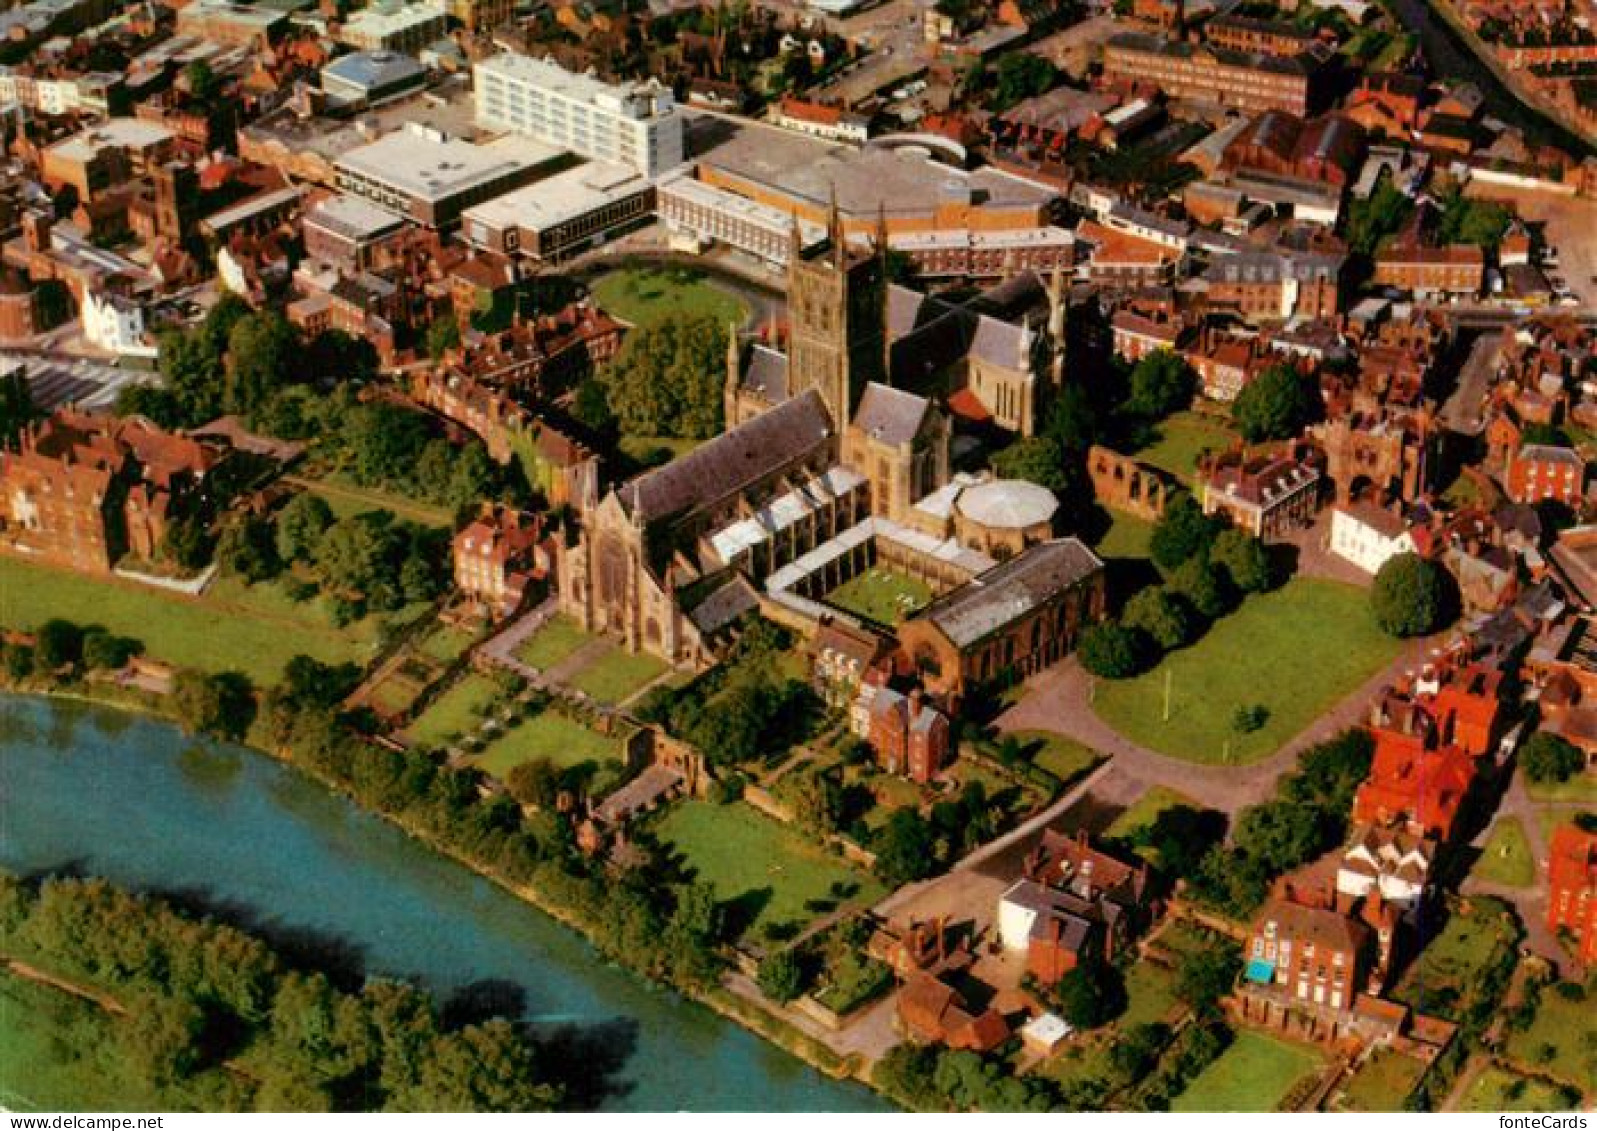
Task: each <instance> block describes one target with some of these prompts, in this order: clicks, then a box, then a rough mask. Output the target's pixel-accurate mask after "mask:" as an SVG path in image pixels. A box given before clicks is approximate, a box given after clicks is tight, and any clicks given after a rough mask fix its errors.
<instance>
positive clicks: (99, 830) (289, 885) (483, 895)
mask: <svg viewBox="0 0 1597 1131" xmlns="http://www.w3.org/2000/svg"><path fill="white" fill-rule="evenodd" d="M0 867H4V868H6V869H8V870H10V871H13V872H17V873H21V874H24V875H26V874H31V873H37V872H42V871H58V870H71V871H76V872H79V873H83V874H92V875H100V876H104V877H106V878H108V879H110V880H113V881H115V882H116V883H119V884H122V885H125V886H128V887H133V888H138V889H141V890H148V891H155V892H163V893H171V894H173V895H175V896H177V897H178V898H180V899H184V900H193V901H195V902H197V903H199V904H203V905H205V906H210V907H214V908H219V909H221V910H222V911H223V913H225V914H226V915H229V916H232V917H236V918H237V919H238V920H239V921H241V922H242V923H243V924H245V925H247V926H251V927H253V928H256V929H258V930H260V931H262V933H264V934H266V935H268V937H271V938H272V939H273V940H274V941H275V942H278V943H279V944H280V945H285V946H287V947H289V948H290V949H291V950H292V949H294V948H303V949H308V950H314V951H316V952H317V953H325V954H327V955H330V956H333V958H334V960H335V961H336V962H337V963H338V964H339V965H341V966H343V967H345V968H358V969H362V970H364V971H366V972H368V973H371V974H380V975H386V976H393V977H404V978H412V979H415V980H417V981H418V982H420V983H421V984H423V985H425V986H426V987H428V988H429V989H431V990H433V991H434V993H435V994H437V995H438V997H439V999H440V1000H449V999H451V998H453V999H455V1001H456V1002H457V1003H465V1002H477V1003H481V1002H492V1003H496V1004H497V1005H498V1006H500V1007H504V1006H506V1005H508V1007H509V1009H510V1011H512V1012H513V1013H515V1014H517V1015H520V1016H522V1017H524V1018H527V1019H529V1020H532V1021H535V1022H539V1023H541V1024H542V1025H543V1026H546V1027H547V1028H548V1031H550V1032H551V1033H562V1034H563V1036H564V1039H563V1040H561V1041H560V1043H559V1047H560V1048H563V1049H565V1050H567V1052H568V1054H569V1055H571V1056H572V1057H574V1058H575V1059H578V1060H580V1061H581V1062H582V1063H583V1064H584V1065H589V1066H592V1068H593V1071H591V1072H590V1073H588V1075H590V1076H591V1077H593V1078H594V1079H596V1080H602V1081H603V1094H602V1096H600V1097H597V1098H596V1099H595V1102H596V1103H597V1104H598V1106H600V1107H603V1108H605V1109H608V1110H618V1111H673V1110H692V1111H870V1112H875V1111H889V1110H892V1109H891V1108H890V1107H889V1106H888V1105H886V1104H885V1102H884V1101H882V1100H881V1099H879V1098H878V1097H877V1096H876V1095H875V1094H874V1093H872V1092H870V1091H869V1090H868V1089H866V1088H864V1087H862V1086H859V1085H856V1084H852V1083H841V1082H836V1081H832V1080H830V1079H828V1078H826V1077H825V1076H823V1075H821V1074H820V1073H818V1072H816V1071H814V1070H813V1069H811V1068H810V1067H808V1066H807V1065H805V1064H803V1063H801V1062H799V1061H798V1060H796V1059H794V1058H793V1057H792V1056H790V1055H789V1054H787V1053H785V1052H783V1051H782V1050H780V1049H777V1048H775V1047H774V1046H772V1045H770V1044H768V1043H767V1042H765V1041H763V1040H762V1039H760V1038H759V1037H756V1036H755V1035H753V1034H752V1033H749V1032H748V1031H746V1030H744V1029H742V1028H740V1027H739V1026H737V1025H735V1024H733V1023H732V1022H730V1021H726V1020H724V1019H723V1018H721V1017H719V1016H717V1015H716V1014H714V1013H713V1012H711V1011H710V1010H708V1009H705V1008H703V1007H701V1006H699V1005H697V1004H695V1003H693V1002H689V1001H686V1000H684V999H683V998H681V997H680V996H678V995H676V994H674V993H672V992H670V991H667V990H664V989H661V988H659V987H657V986H654V985H652V984H650V983H649V982H647V981H646V980H644V979H642V978H639V977H636V976H634V975H632V974H630V973H628V972H626V971H624V970H621V969H618V968H616V967H613V966H609V965H606V964H605V963H604V961H603V960H602V959H601V958H600V957H599V956H598V955H597V954H596V953H595V952H594V951H593V949H592V948H590V947H589V946H588V945H587V944H586V942H584V941H583V940H582V939H581V938H580V937H579V936H577V935H575V934H574V933H572V932H571V931H569V930H567V929H566V928H565V927H563V926H561V925H560V924H558V923H556V922H554V921H553V920H551V919H550V918H548V917H547V916H545V915H543V914H541V913H540V912H538V911H536V910H535V909H533V908H530V907H528V906H526V905H525V904H523V903H522V902H521V901H519V900H517V899H515V898H514V897H512V896H510V895H508V894H506V893H505V892H503V891H501V890H500V889H498V888H497V887H495V886H494V885H492V884H490V883H488V882H487V881H485V880H482V879H480V878H478V877H476V876H474V875H473V874H471V873H470V872H468V871H466V870H465V869H463V868H460V867H458V866H456V865H454V864H452V863H450V862H449V861H446V860H444V859H442V858H440V857H438V856H437V855H435V854H434V853H432V852H430V851H428V850H427V849H425V848H423V847H422V846H420V845H418V844H416V843H414V842H413V841H411V840H410V839H409V838H407V837H406V836H404V835H403V834H402V833H400V832H399V831H398V830H397V829H395V828H393V827H392V826H390V825H388V824H386V823H385V822H383V821H380V820H378V819H377V818H375V817H372V816H370V815H369V814H366V813H364V812H362V811H361V810H359V809H357V808H356V807H355V806H353V805H351V804H350V803H349V802H347V801H345V800H344V799H343V798H340V797H337V796H335V795H333V794H331V793H329V792H328V791H326V790H325V789H323V788H322V787H320V786H319V785H317V784H316V783H314V782H312V781H310V780H308V779H306V778H304V777H302V776H301V775H299V774H297V773H295V772H294V771H293V770H290V769H289V768H287V767H285V766H281V765H279V764H278V763H276V762H274V761H272V760H271V759H269V758H266V757H264V756H261V755H259V754H254V753H251V752H249V751H247V750H241V749H238V748H235V747H228V746H220V745H215V744H204V745H200V744H196V743H194V742H192V741H191V740H189V739H187V738H185V737H184V736H183V735H182V734H181V733H180V732H178V731H177V730H176V729H174V728H173V727H171V726H168V725H166V724H164V723H160V722H156V721H153V720H150V719H145V718H141V717H138V716H134V715H129V714H125V713H122V712H117V711H110V710H105V709H101V708H96V707H90V706H84V705H81V704H75V703H68V702H63V701H50V700H43V699H34V698H23V697H16V696H0ZM24 1090H25V1089H24Z"/></svg>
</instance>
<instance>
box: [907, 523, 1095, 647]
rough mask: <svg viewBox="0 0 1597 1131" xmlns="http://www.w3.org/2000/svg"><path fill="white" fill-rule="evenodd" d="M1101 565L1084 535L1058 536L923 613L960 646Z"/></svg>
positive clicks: (1025, 612) (1012, 619) (1029, 609)
mask: <svg viewBox="0 0 1597 1131" xmlns="http://www.w3.org/2000/svg"><path fill="white" fill-rule="evenodd" d="M1102 569H1103V562H1101V561H1099V560H1098V556H1097V555H1096V554H1094V553H1093V552H1092V551H1091V550H1089V549H1087V547H1086V546H1085V545H1083V544H1082V543H1081V541H1080V540H1079V539H1076V538H1056V539H1054V540H1053V541H1051V542H1043V543H1041V544H1039V545H1036V546H1033V547H1031V548H1030V549H1029V550H1027V551H1026V552H1025V553H1023V554H1020V555H1018V556H1016V557H1013V558H1010V559H1009V560H1008V561H1007V562H1004V563H1002V564H1001V565H998V566H996V567H994V568H993V569H990V570H988V571H987V572H986V573H984V574H982V575H981V576H980V577H978V578H976V579H974V580H973V581H971V582H970V584H968V585H964V586H962V587H960V588H959V589H956V590H954V591H953V592H952V593H948V594H946V595H944V596H943V597H940V598H939V599H938V600H936V601H934V602H933V603H932V604H931V605H930V606H928V607H927V608H926V610H925V611H924V612H923V613H921V616H922V617H924V618H925V619H927V620H929V621H931V622H932V623H933V624H935V625H936V626H937V627H938V628H939V629H941V630H942V632H943V633H944V635H946V636H947V637H948V638H949V640H951V641H953V642H954V644H955V645H956V646H958V647H961V648H963V647H968V646H969V645H972V644H975V643H976V642H977V641H979V640H981V639H983V638H984V637H986V636H989V635H991V634H992V633H994V632H997V631H998V630H999V629H1001V628H1003V627H1004V626H1005V625H1009V624H1013V623H1014V622H1015V621H1017V620H1019V619H1020V618H1021V617H1024V616H1026V615H1028V614H1029V613H1031V612H1032V610H1034V609H1036V608H1037V607H1038V606H1039V605H1042V604H1043V603H1044V602H1046V601H1048V600H1049V599H1050V598H1052V597H1054V596H1055V595H1057V594H1059V593H1061V592H1063V591H1064V590H1066V589H1068V588H1070V587H1071V586H1072V585H1075V584H1076V583H1078V582H1080V581H1083V580H1085V579H1086V578H1088V577H1091V576H1092V575H1093V574H1095V573H1098V572H1100V571H1102Z"/></svg>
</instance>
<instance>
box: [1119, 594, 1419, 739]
mask: <svg viewBox="0 0 1597 1131" xmlns="http://www.w3.org/2000/svg"><path fill="white" fill-rule="evenodd" d="M1398 650H1399V643H1398V642H1397V641H1396V640H1393V639H1392V638H1390V637H1388V636H1386V635H1385V634H1383V633H1382V632H1381V630H1380V629H1379V628H1377V627H1376V625H1375V620H1374V618H1373V617H1372V616H1371V615H1370V612H1369V609H1368V607H1367V599H1366V595H1365V593H1364V592H1363V591H1362V590H1360V589H1356V588H1354V587H1352V586H1349V585H1342V584H1339V583H1337V582H1331V581H1320V580H1316V579H1311V578H1296V579H1294V580H1292V581H1291V582H1289V583H1287V584H1286V585H1284V586H1282V587H1281V588H1280V589H1277V590H1275V591H1274V592H1271V593H1265V594H1261V595H1259V596H1256V597H1251V598H1249V599H1248V600H1247V601H1246V602H1245V603H1244V604H1243V605H1242V607H1241V608H1239V609H1238V610H1237V611H1236V612H1234V613H1232V614H1231V615H1230V616H1227V617H1224V618H1222V619H1220V620H1219V621H1217V622H1216V623H1215V624H1214V625H1213V627H1211V628H1210V629H1209V631H1208V632H1207V633H1205V634H1204V636H1203V637H1202V638H1201V639H1199V640H1198V642H1197V643H1195V644H1193V645H1191V646H1190V647H1188V648H1183V649H1181V650H1179V651H1176V652H1172V653H1170V654H1169V655H1167V656H1166V657H1165V659H1164V661H1163V662H1162V663H1160V664H1159V665H1158V666H1157V667H1155V668H1154V669H1153V670H1152V671H1149V672H1145V673H1144V674H1142V675H1140V676H1137V677H1135V678H1132V679H1126V680H1099V681H1097V684H1096V687H1095V691H1094V696H1093V709H1094V710H1095V711H1096V713H1097V715H1098V717H1099V718H1100V719H1101V720H1103V722H1105V723H1107V724H1108V725H1109V726H1111V727H1113V728H1114V729H1115V730H1116V731H1118V732H1120V734H1122V735H1123V736H1125V737H1126V738H1129V739H1131V740H1132V741H1133V742H1136V743H1138V744H1140V745H1142V746H1145V747H1148V748H1149V749H1151V750H1156V751H1158V752H1160V753H1162V754H1168V755H1170V756H1171V757H1175V758H1181V759H1184V760H1186V761H1190V762H1198V763H1203V764H1208V765H1245V764H1247V763H1250V762H1256V761H1259V760H1261V759H1263V758H1267V757H1269V756H1270V755H1271V754H1273V753H1274V752H1275V751H1276V750H1278V749H1280V748H1281V746H1282V745H1283V744H1285V743H1286V742H1288V741H1289V740H1291V739H1292V738H1293V737H1295V736H1296V735H1297V734H1299V733H1300V732H1302V731H1303V730H1304V729H1305V728H1306V727H1308V726H1309V724H1310V723H1312V722H1313V721H1314V720H1315V719H1316V718H1318V717H1319V716H1320V715H1321V714H1323V713H1324V712H1325V711H1326V710H1327V709H1329V708H1330V707H1332V706H1334V705H1335V704H1336V703H1338V702H1340V701H1341V700H1342V699H1343V698H1344V697H1345V696H1347V695H1348V694H1350V693H1351V692H1352V691H1354V690H1355V689H1357V688H1358V687H1359V685H1360V684H1362V683H1364V682H1365V681H1366V680H1368V679H1369V678H1370V677H1371V676H1373V675H1374V674H1375V673H1376V672H1378V671H1380V670H1381V668H1382V667H1384V666H1385V665H1386V664H1388V663H1389V662H1390V661H1391V660H1392V658H1393V657H1394V656H1396V655H1397V653H1398ZM1249 707H1262V708H1263V710H1264V712H1265V716H1264V722H1263V724H1262V725H1261V726H1259V727H1258V728H1257V729H1255V730H1253V731H1251V732H1246V733H1244V732H1242V731H1240V730H1239V729H1238V728H1237V727H1236V726H1235V725H1234V724H1235V720H1236V716H1237V712H1238V710H1239V709H1240V708H1249Z"/></svg>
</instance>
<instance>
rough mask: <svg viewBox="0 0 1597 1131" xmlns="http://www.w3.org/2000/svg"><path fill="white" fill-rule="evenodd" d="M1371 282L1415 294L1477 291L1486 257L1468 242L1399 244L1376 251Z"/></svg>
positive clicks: (1483, 281)
mask: <svg viewBox="0 0 1597 1131" xmlns="http://www.w3.org/2000/svg"><path fill="white" fill-rule="evenodd" d="M1373 281H1374V283H1375V285H1376V286H1378V287H1396V288H1397V289H1398V290H1401V291H1411V292H1413V293H1415V294H1436V293H1440V294H1465V295H1473V294H1479V293H1480V290H1481V287H1482V286H1483V285H1484V283H1485V281H1486V256H1485V253H1483V252H1482V251H1481V249H1480V248H1478V247H1474V246H1472V245H1469V244H1454V245H1451V246H1449V247H1419V246H1416V245H1414V244H1399V245H1396V246H1393V247H1388V248H1386V249H1384V250H1382V251H1379V252H1377V253H1376V256H1375V278H1374V280H1373Z"/></svg>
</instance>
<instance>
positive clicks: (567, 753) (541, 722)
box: [472, 710, 619, 778]
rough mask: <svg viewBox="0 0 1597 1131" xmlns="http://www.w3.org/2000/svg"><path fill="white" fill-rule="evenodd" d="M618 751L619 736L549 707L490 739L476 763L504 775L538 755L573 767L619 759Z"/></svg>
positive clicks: (567, 766) (475, 760)
mask: <svg viewBox="0 0 1597 1131" xmlns="http://www.w3.org/2000/svg"><path fill="white" fill-rule="evenodd" d="M617 753H618V752H617V749H616V740H615V739H613V738H606V737H605V736H604V735H602V734H599V733H598V732H597V731H592V730H589V729H588V728H587V727H585V726H583V725H582V724H581V723H578V722H575V721H573V720H571V719H568V718H566V717H565V716H564V715H562V714H559V713H558V712H556V711H553V710H546V711H544V712H542V713H541V714H538V715H534V716H533V717H532V718H530V719H528V720H527V721H526V722H524V723H521V724H520V725H519V726H516V727H514V728H512V729H511V730H509V731H507V732H505V734H504V735H502V736H501V737H499V738H497V739H495V740H494V741H493V742H491V743H489V744H488V748H487V749H486V750H484V751H483V752H482V754H481V755H479V756H478V757H477V758H475V759H473V761H472V764H473V765H475V766H478V767H480V768H481V769H483V770H484V771H486V772H487V773H490V774H492V775H494V776H495V777H498V778H502V777H504V776H505V775H506V774H508V773H509V772H510V771H511V770H512V769H513V768H515V767H516V766H519V765H521V763H523V762H530V761H532V760H533V759H534V758H547V759H549V760H550V761H551V762H553V763H554V764H555V765H557V766H560V767H562V768H569V767H571V766H580V765H582V764H583V763H584V762H607V761H608V762H614V761H618V760H619V759H618V757H617Z"/></svg>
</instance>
